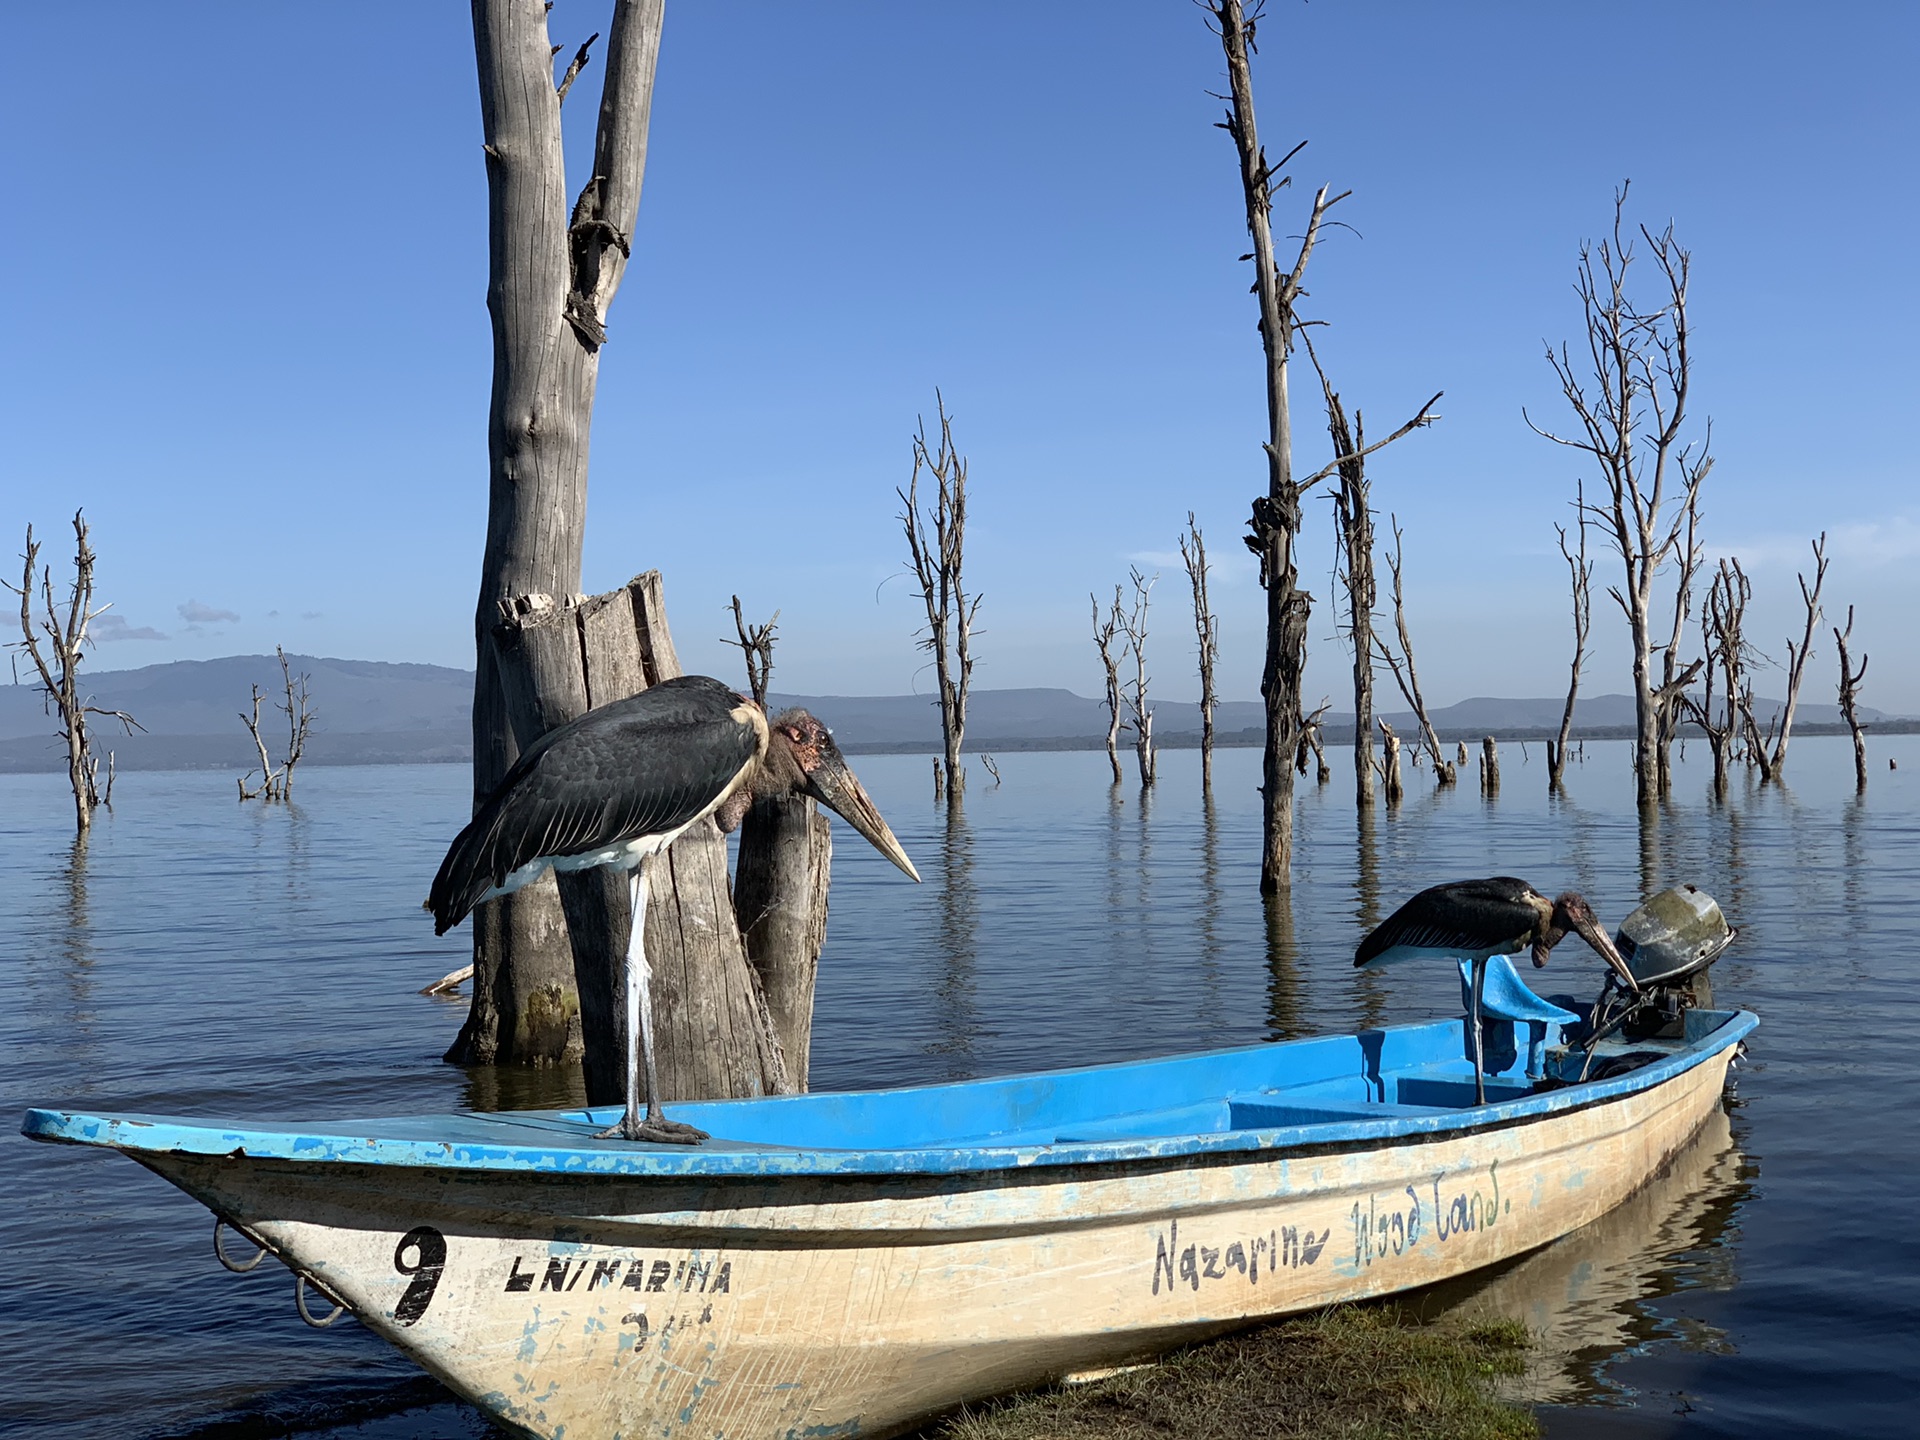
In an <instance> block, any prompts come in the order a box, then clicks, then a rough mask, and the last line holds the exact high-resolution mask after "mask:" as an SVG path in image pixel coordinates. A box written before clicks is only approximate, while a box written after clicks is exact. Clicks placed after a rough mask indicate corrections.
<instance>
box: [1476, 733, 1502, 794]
mask: <svg viewBox="0 0 1920 1440" xmlns="http://www.w3.org/2000/svg"><path fill="white" fill-rule="evenodd" d="M1480 793H1481V794H1482V795H1485V796H1486V797H1487V798H1488V799H1492V798H1493V797H1494V796H1495V795H1498V794H1499V793H1500V747H1499V746H1498V745H1496V744H1495V743H1494V739H1493V736H1491V735H1489V736H1487V737H1486V738H1485V739H1483V740H1482V741H1481V742H1480Z"/></svg>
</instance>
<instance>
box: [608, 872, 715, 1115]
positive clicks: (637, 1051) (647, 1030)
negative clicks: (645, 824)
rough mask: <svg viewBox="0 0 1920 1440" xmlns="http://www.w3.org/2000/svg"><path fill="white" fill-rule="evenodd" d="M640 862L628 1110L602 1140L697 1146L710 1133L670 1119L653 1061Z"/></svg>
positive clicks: (627, 976) (629, 969) (629, 959)
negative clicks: (643, 1093) (643, 1087)
mask: <svg viewBox="0 0 1920 1440" xmlns="http://www.w3.org/2000/svg"><path fill="white" fill-rule="evenodd" d="M651 858H652V857H650V856H649V857H647V858H645V859H642V860H641V862H640V863H639V865H637V866H636V867H635V868H634V871H633V875H632V878H631V879H630V880H629V881H628V893H629V894H630V895H631V897H632V901H633V904H632V909H633V928H632V930H631V931H629V932H628V936H627V955H626V960H625V962H624V963H623V964H622V965H621V967H620V968H621V979H622V980H623V982H624V983H625V987H626V1001H627V1024H626V1032H627V1033H626V1041H627V1108H626V1113H625V1114H623V1115H622V1116H621V1117H620V1123H619V1124H618V1125H616V1126H614V1127H613V1128H612V1129H611V1130H605V1131H602V1132H601V1134H602V1136H603V1137H607V1138H611V1137H614V1136H618V1137H619V1138H621V1139H623V1140H648V1141H652V1142H653V1143H655V1144H659V1145H698V1144H699V1143H700V1142H701V1141H702V1140H705V1139H707V1138H708V1137H707V1132H706V1131H704V1130H699V1129H696V1128H695V1127H693V1126H692V1125H683V1124H681V1123H680V1122H679V1121H678V1120H669V1119H667V1117H666V1112H665V1111H663V1110H662V1109H661V1108H660V1075H659V1070H658V1068H657V1067H656V1065H655V1063H654V1058H653V970H652V968H651V967H650V966H649V965H648V964H647V867H648V865H649V863H650V862H651ZM643 1068H644V1069H645V1071H646V1078H647V1113H646V1115H645V1117H644V1118H642V1116H641V1114H640V1072H641V1070H642V1069H643Z"/></svg>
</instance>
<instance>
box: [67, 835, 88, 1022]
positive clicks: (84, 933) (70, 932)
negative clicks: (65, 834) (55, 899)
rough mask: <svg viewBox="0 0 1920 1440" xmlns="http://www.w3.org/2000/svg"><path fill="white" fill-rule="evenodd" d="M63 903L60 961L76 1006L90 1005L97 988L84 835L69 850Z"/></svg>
mask: <svg viewBox="0 0 1920 1440" xmlns="http://www.w3.org/2000/svg"><path fill="white" fill-rule="evenodd" d="M63 878H64V880H65V884H64V886H63V894H62V899H63V900H64V902H65V908H66V915H65V917H64V918H65V920H66V924H65V925H63V926H62V927H61V930H60V958H61V960H62V961H63V962H64V963H63V965H62V966H61V970H62V972H63V973H64V974H65V975H66V977H67V988H68V990H69V992H70V994H71V996H72V998H73V1003H74V1004H75V1005H76V1006H79V1005H84V1004H86V1002H87V996H88V993H89V992H90V991H91V990H92V988H93V985H92V982H93V926H92V924H91V923H90V921H89V918H88V915H89V911H88V906H87V837H86V835H85V834H84V833H82V834H79V835H76V836H74V837H73V843H72V844H71V845H69V846H68V847H67V868H66V871H65V874H64V877H63Z"/></svg>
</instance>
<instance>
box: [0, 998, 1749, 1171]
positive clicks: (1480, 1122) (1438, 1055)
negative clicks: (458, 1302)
mask: <svg viewBox="0 0 1920 1440" xmlns="http://www.w3.org/2000/svg"><path fill="white" fill-rule="evenodd" d="M1695 1015H1696V1017H1697V1018H1698V1020H1700V1021H1702V1022H1705V1021H1708V1020H1709V1019H1711V1020H1714V1021H1715V1022H1717V1023H1715V1024H1713V1026H1712V1028H1710V1029H1704V1026H1703V1027H1702V1028H1703V1029H1704V1033H1702V1034H1700V1035H1699V1036H1698V1037H1697V1038H1694V1039H1691V1040H1689V1041H1687V1042H1684V1043H1681V1044H1678V1045H1675V1046H1674V1048H1673V1053H1671V1054H1670V1055H1668V1056H1666V1057H1665V1058H1663V1059H1660V1060H1655V1061H1652V1062H1650V1063H1648V1064H1645V1065H1643V1066H1641V1067H1640V1068H1638V1069H1636V1070H1632V1071H1629V1072H1628V1073H1626V1074H1624V1075H1621V1076H1618V1077H1616V1078H1614V1079H1610V1080H1598V1081H1590V1082H1587V1083H1585V1084H1579V1085H1570V1086H1567V1087H1565V1088H1562V1089H1555V1090H1549V1091H1545V1092H1542V1093H1538V1094H1528V1095H1525V1096H1523V1097H1520V1098H1510V1099H1506V1100H1492V1101H1490V1102H1489V1103H1488V1104H1486V1105H1484V1106H1478V1107H1474V1106H1468V1107H1464V1108H1452V1107H1433V1106H1403V1105H1394V1104H1381V1103H1380V1102H1379V1100H1378V1099H1370V1098H1367V1097H1363V1096H1352V1097H1351V1098H1347V1097H1342V1096H1340V1095H1339V1094H1338V1093H1337V1092H1338V1091H1339V1090H1340V1089H1343V1088H1344V1089H1349V1090H1350V1089H1355V1088H1368V1089H1371V1090H1377V1091H1379V1092H1380V1093H1382V1094H1384V1089H1385V1087H1384V1083H1383V1077H1384V1078H1385V1079H1393V1078H1395V1077H1400V1076H1405V1075H1407V1074H1409V1073H1410V1072H1411V1073H1417V1074H1422V1075H1425V1076H1428V1077H1430V1078H1436V1079H1440V1080H1447V1081H1455V1082H1458V1081H1465V1080H1467V1079H1468V1077H1469V1076H1470V1074H1471V1072H1470V1071H1469V1070H1468V1069H1467V1067H1466V1064H1465V1062H1464V1061H1463V1060H1461V1059H1460V1055H1461V1050H1462V1044H1463V1023H1462V1022H1461V1021H1459V1020H1450V1021H1437V1022H1431V1023H1428V1024H1422V1025H1403V1026H1393V1027H1388V1028H1385V1029H1380V1030H1369V1031H1363V1032H1361V1033H1360V1034H1358V1035H1343V1036H1326V1037H1320V1038H1316V1039H1308V1040H1296V1041H1288V1042H1284V1043H1281V1044H1265V1045H1251V1046H1244V1047H1241V1048H1237V1049H1231V1050H1215V1051H1208V1052H1203V1053H1199V1054H1191V1055H1177V1056H1168V1057H1163V1058H1159V1059H1154V1060H1145V1061H1131V1062H1123V1063H1119V1064H1109V1065H1094V1066H1085V1067H1080V1068H1076V1069H1067V1070H1052V1071H1039V1072H1034V1073H1031V1074H1023V1075H1012V1076H1000V1077H995V1078H992V1079H987V1080H970V1081H962V1082H959V1083H954V1084H946V1085H927V1086H916V1087H907V1088H902V1089H895V1090H866V1091H840V1092H821V1093H817V1094H809V1095H794V1096H773V1097H765V1098H761V1099H753V1100H717V1101H702V1102H691V1103H686V1104H676V1105H673V1106H670V1107H669V1111H670V1113H671V1114H672V1115H673V1116H674V1118H676V1119H680V1120H685V1121H688V1122H691V1123H693V1124H696V1125H699V1126H701V1127H703V1128H705V1129H707V1130H710V1131H712V1132H713V1133H714V1135H715V1136H716V1138H715V1139H714V1140H712V1141H709V1142H708V1143H707V1144H705V1145H702V1146H700V1147H698V1148H688V1147H682V1146H670V1145H640V1144H630V1143H627V1142H623V1141H616V1140H601V1139H597V1138H595V1137H594V1134H593V1132H594V1131H596V1130H599V1129H602V1128H604V1127H606V1126H608V1125H610V1124H612V1123H613V1121H614V1120H615V1119H617V1118H618V1115H619V1111H618V1108H617V1107H606V1108H601V1109H595V1110H569V1111H508V1112H500V1113H494V1114H482V1113H476V1112H455V1113H451V1114H444V1115H425V1116H415V1117H406V1118H398V1119H375V1120H339V1121H327V1122H323V1123H320V1124H316V1125H309V1126H302V1127H299V1128H274V1127H259V1128H250V1127H244V1126H239V1125H227V1124H220V1123H218V1122H214V1123H209V1122H205V1121H196V1120H191V1119H184V1118H179V1117H173V1116H156V1115H129V1114H121V1115H91V1114H85V1113H81V1112H76V1111H70V1110H58V1109H35V1110H30V1111H28V1112H27V1116H26V1120H25V1123H24V1124H23V1125H22V1126H21V1133H22V1134H24V1135H27V1136H29V1137H30V1138H32V1139H36V1140H47V1141H55V1142H64V1143H68V1144H77V1145H98V1146H104V1147H108V1148H111V1149H116V1150H119V1151H122V1152H124V1153H127V1154H129V1155H131V1156H133V1157H135V1158H138V1157H139V1156H140V1155H141V1154H143V1153H144V1154H175V1155H208V1156H225V1157H230V1158H234V1159H240V1158H245V1159H249V1160H261V1161H274V1162H289V1163H293V1164H298V1165H377V1166H392V1167H403V1168H417V1169H430V1170H448V1169H450V1170H464V1171H483V1172H495V1173H499V1174H501V1175H502V1176H503V1177H504V1176H506V1175H510V1174H524V1175H561V1176H569V1175H578V1176H600V1177H619V1176H631V1177H659V1178H667V1177H700V1178H707V1177H713V1178H718V1177H749V1178H769V1177H776V1176H807V1175H817V1176H858V1175H901V1174H918V1175H929V1174H931V1175H952V1174H968V1173H983V1172H993V1171H1009V1170H1030V1169H1036V1168H1044V1167H1051V1166H1065V1165H1089V1164H1115V1163H1126V1162H1139V1161H1156V1160H1177V1159H1185V1158H1188V1157H1199V1156H1230V1155H1236V1154H1252V1153H1257V1152H1261V1151H1278V1150H1286V1151H1295V1150H1307V1149H1310V1150H1313V1151H1320V1152H1324V1151H1327V1150H1329V1149H1332V1150H1344V1149H1354V1148H1365V1147H1374V1146H1379V1145H1381V1144H1384V1143H1390V1142H1396V1141H1397V1142H1403V1143H1405V1142H1414V1143H1418V1142H1420V1141H1425V1140H1429V1139H1436V1138H1450V1137H1454V1136H1457V1135H1459V1134H1462V1133H1470V1132H1474V1131H1481V1130H1488V1129H1495V1128H1503V1127H1506V1126H1511V1125H1520V1124H1527V1123H1530V1122H1533V1121H1538V1120H1542V1119H1545V1118H1547V1117H1549V1116H1553V1115H1560V1114H1564V1113H1567V1112H1570V1111H1574V1110H1579V1109H1584V1108H1587V1107H1589V1106H1593V1105H1598V1104H1604V1103H1607V1102H1610V1101H1614V1100H1618V1099H1621V1098H1623V1097H1625V1096H1629V1095H1634V1094H1638V1093H1640V1092H1643V1091H1647V1090H1651V1089H1653V1088H1655V1087H1657V1086H1659V1085H1661V1084H1664V1083H1665V1082H1666V1081H1668V1080H1671V1079H1673V1078H1674V1077H1675V1076H1678V1075H1681V1074H1684V1073H1685V1072H1686V1071H1688V1070H1691V1069H1692V1068H1694V1067H1695V1066H1697V1065H1700V1064H1702V1063H1703V1062H1705V1061H1706V1060H1708V1059H1709V1058H1710V1057H1712V1056H1714V1055H1716V1054H1718V1053H1720V1052H1721V1051H1723V1050H1725V1049H1727V1048H1728V1047H1730V1046H1732V1045H1735V1044H1737V1043H1738V1042H1739V1041H1740V1040H1741V1039H1742V1038H1743V1037H1745V1036H1746V1035H1747V1034H1748V1033H1749V1032H1750V1031H1752V1030H1753V1029H1754V1027H1755V1026H1756V1025H1758V1024H1759V1020H1758V1018H1757V1017H1756V1016H1755V1015H1753V1014H1752V1013H1751V1012H1749V1011H1744V1010H1742V1011H1715V1012H1705V1011H1701V1012H1695ZM1667 1044H1669V1045H1671V1044H1673V1042H1667ZM1636 1048H1638V1049H1640V1050H1643V1051H1644V1050H1646V1049H1650V1048H1664V1047H1658V1046H1650V1045H1643V1046H1639V1047H1636ZM1369 1050H1372V1051H1373V1055H1372V1056H1371V1057H1369V1056H1368V1054H1367V1052H1368V1051H1369ZM1520 1050H1521V1053H1522V1054H1524V1051H1525V1046H1524V1042H1522V1044H1521V1046H1520ZM1356 1062H1357V1063H1356ZM1330 1087H1331V1088H1330ZM1093 1097H1098V1099H1099V1100H1100V1103H1099V1104H1097V1105H1090V1104H1089V1103H1087V1102H1088V1101H1089V1099H1090V1098H1093ZM1236 1102H1237V1103H1240V1104H1243V1105H1249V1106H1253V1107H1259V1106H1262V1105H1265V1106H1269V1107H1272V1106H1278V1107H1282V1108H1288V1107H1291V1108H1297V1109H1305V1110H1312V1109H1314V1108H1316V1106H1318V1107H1320V1108H1329V1107H1330V1108H1332V1109H1335V1110H1345V1111H1348V1112H1352V1111H1355V1110H1363V1109H1367V1108H1373V1109H1378V1110H1379V1111H1380V1112H1381V1113H1380V1115H1379V1117H1378V1118H1374V1117H1371V1116H1354V1117H1352V1118H1348V1117H1346V1116H1342V1117H1341V1118H1338V1119H1327V1120H1323V1121H1319V1122H1317V1123H1303V1124H1280V1125H1267V1126H1249V1127H1247V1128H1240V1129H1222V1128H1218V1127H1208V1128H1202V1127H1199V1126H1195V1128H1193V1129H1190V1130H1183V1131H1179V1132H1178V1133H1153V1134H1143V1135H1137V1136H1121V1137H1117V1138H1112V1139H1100V1138H1089V1139H1084V1140H1081V1139H1072V1138H1059V1137H1062V1136H1068V1135H1070V1133H1071V1131H1072V1130H1074V1129H1076V1128H1077V1129H1092V1128H1098V1127H1099V1126H1100V1125H1101V1124H1103V1123H1112V1122H1114V1121H1122V1122H1124V1119H1125V1117H1127V1116H1135V1115H1137V1116H1141V1117H1142V1118H1143V1120H1144V1121H1145V1122H1146V1123H1147V1124H1149V1125H1154V1126H1156V1128H1165V1127H1164V1125H1163V1124H1162V1123H1161V1122H1158V1121H1156V1119H1155V1115H1156V1112H1157V1114H1158V1115H1159V1116H1163V1117H1165V1119H1166V1121H1169V1122H1171V1121H1176V1120H1177V1119H1178V1118H1179V1112H1180V1111H1182V1110H1183V1109H1184V1110H1192V1111H1195V1112H1203V1111H1205V1110H1206V1109H1207V1108H1208V1107H1209V1106H1212V1105H1215V1104H1216V1103H1217V1105H1218V1107H1219V1108H1220V1111H1221V1112H1222V1113H1223V1114H1224V1115H1230V1113H1231V1108H1230V1107H1231V1105H1232V1104H1233V1103H1236ZM1410 1111H1411V1112H1415V1113H1408V1112H1410ZM1197 1118H1205V1117H1204V1115H1198V1116H1197ZM529 1131H530V1132H532V1134H531V1135H525V1136H524V1137H523V1133H522V1132H529ZM889 1131H891V1132H892V1133H891V1134H889V1133H888V1132H889ZM1048 1132H1052V1136H1053V1138H1049V1139H1045V1140H1042V1139H1040V1138H1038V1136H1039V1135H1041V1134H1047V1133H1048ZM775 1135H779V1136H781V1137H783V1138H782V1139H779V1140H775V1139H773V1138H772V1137H773V1136H775ZM943 1136H944V1137H950V1138H947V1139H942V1138H941V1137H943ZM754 1137H757V1138H754ZM884 1139H892V1140H894V1141H895V1142H896V1143H894V1144H891V1145H888V1144H882V1143H879V1142H881V1141H882V1140H884ZM829 1141H838V1142H839V1143H837V1144H833V1143H828V1142H829Z"/></svg>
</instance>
